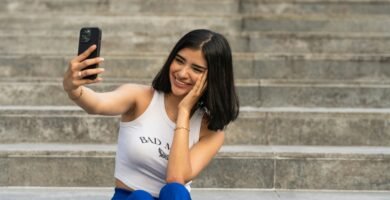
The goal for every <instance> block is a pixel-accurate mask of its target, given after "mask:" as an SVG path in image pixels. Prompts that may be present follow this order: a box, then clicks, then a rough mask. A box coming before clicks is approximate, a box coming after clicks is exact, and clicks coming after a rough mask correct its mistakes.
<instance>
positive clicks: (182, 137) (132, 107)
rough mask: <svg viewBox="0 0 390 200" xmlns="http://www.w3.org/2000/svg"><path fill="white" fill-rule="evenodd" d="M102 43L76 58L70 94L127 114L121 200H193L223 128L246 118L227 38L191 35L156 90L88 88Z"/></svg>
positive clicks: (88, 107)
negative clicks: (196, 184)
mask: <svg viewBox="0 0 390 200" xmlns="http://www.w3.org/2000/svg"><path fill="white" fill-rule="evenodd" d="M95 48H96V46H91V47H90V48H89V49H88V50H87V51H85V52H84V53H83V54H80V55H79V56H77V57H75V58H74V59H72V60H71V61H70V64H69V68H68V71H67V72H66V73H65V76H64V80H63V87H64V90H65V91H66V92H67V93H68V96H69V98H70V99H72V100H73V101H74V102H75V103H76V104H78V105H79V106H80V107H81V108H83V109H84V110H85V111H87V112H88V113H90V114H100V115H121V122H120V128H119V136H118V149H117V154H116V159H115V178H116V182H115V185H116V188H115V193H114V196H113V198H112V199H113V200H122V199H123V200H124V199H128V200H131V199H153V198H154V199H161V200H164V199H165V200H166V199H191V197H190V193H189V191H190V184H191V180H193V179H194V178H195V177H196V176H197V175H198V174H199V173H200V172H201V171H202V170H203V169H204V168H205V167H206V166H207V164H208V163H209V162H210V161H211V159H212V158H213V157H214V156H215V155H216V153H217V152H218V150H219V149H220V147H221V146H222V144H223V141H224V132H223V129H224V128H225V127H226V126H227V125H228V124H229V123H230V122H231V121H233V120H235V119H236V118H237V116H238V111H239V105H238V98H237V95H236V92H235V87H234V79H233V68H232V56H231V50H230V46H229V44H228V42H227V40H226V39H225V38H224V37H223V36H222V35H220V34H218V33H215V32H212V31H209V30H194V31H191V32H189V33H187V34H186V35H184V36H183V37H182V38H181V39H180V40H179V41H178V43H177V44H176V45H175V47H174V48H173V50H172V52H171V53H170V55H169V56H168V59H167V61H166V62H165V64H164V66H163V68H162V69H161V70H160V72H159V73H158V74H157V75H156V77H155V78H154V80H153V83H152V86H145V85H136V84H124V85H122V86H120V87H118V88H117V89H116V90H114V91H112V92H106V93H97V92H94V91H93V90H91V89H89V88H87V87H84V86H83V85H85V84H92V83H97V82H100V81H102V79H101V78H100V77H99V78H97V79H95V80H88V79H83V77H85V76H88V75H92V74H100V73H103V72H104V69H102V68H98V69H88V70H83V69H84V68H85V67H87V66H89V65H93V64H97V63H100V62H102V61H103V58H94V59H86V58H87V57H88V55H89V54H91V52H93V51H94V50H95Z"/></svg>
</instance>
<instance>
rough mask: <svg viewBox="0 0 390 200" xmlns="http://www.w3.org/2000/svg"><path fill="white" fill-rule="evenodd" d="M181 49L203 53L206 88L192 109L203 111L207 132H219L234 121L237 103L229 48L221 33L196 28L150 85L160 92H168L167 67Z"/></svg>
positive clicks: (185, 37)
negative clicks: (206, 121) (206, 69)
mask: <svg viewBox="0 0 390 200" xmlns="http://www.w3.org/2000/svg"><path fill="white" fill-rule="evenodd" d="M183 48H190V49H193V50H201V51H202V53H203V56H204V58H205V60H206V62H207V66H208V73H207V86H206V89H205V92H204V93H203V95H202V96H201V98H200V99H199V102H198V104H197V105H196V108H195V109H198V108H202V109H204V110H205V111H206V112H205V113H206V114H207V120H208V129H209V130H213V131H217V130H222V129H224V128H225V127H226V125H228V124H229V123H230V122H231V121H234V120H235V119H236V118H237V116H238V113H239V101H238V97H237V94H236V89H235V86H234V76H233V60H232V53H231V49H230V46H229V43H228V41H227V40H226V39H225V37H224V36H222V35H221V34H218V33H215V32H212V31H210V30H205V29H199V30H193V31H191V32H189V33H187V34H186V35H184V36H183V37H182V38H181V39H180V40H179V41H178V42H177V43H176V45H175V46H174V47H173V49H172V51H171V53H170V54H169V56H168V58H167V60H166V62H165V64H164V65H163V67H162V69H161V70H160V71H159V72H158V74H157V75H156V77H155V78H154V80H153V82H152V86H153V88H154V89H156V90H158V91H162V92H164V93H170V92H171V83H170V80H169V68H170V66H171V63H172V61H173V60H174V58H175V57H176V55H177V53H178V52H179V51H180V50H181V49H183Z"/></svg>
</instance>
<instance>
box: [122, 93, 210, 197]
mask: <svg viewBox="0 0 390 200" xmlns="http://www.w3.org/2000/svg"><path fill="white" fill-rule="evenodd" d="M202 117H203V111H201V110H199V109H198V110H197V111H196V112H195V113H194V114H193V115H192V117H191V119H190V137H189V138H190V141H189V148H191V147H192V146H193V145H194V144H195V143H196V142H198V141H199V132H200V125H201V121H202ZM175 126H176V125H175V123H174V122H173V121H172V120H170V119H169V117H168V115H167V113H166V111H165V104H164V93H163V92H157V91H155V92H154V94H153V98H152V100H151V102H150V104H149V106H148V107H147V109H146V110H145V112H144V113H143V114H142V115H141V116H139V117H138V118H136V119H135V120H133V121H130V122H120V128H119V136H118V148H117V152H116V158H115V178H117V179H119V180H120V181H122V182H123V183H124V184H126V185H127V186H128V187H130V188H132V189H135V190H138V189H142V190H145V191H147V192H149V193H150V194H151V195H152V196H154V197H158V196H159V193H160V189H161V188H162V187H163V186H164V185H165V184H166V182H165V178H166V170H167V165H168V155H169V152H170V149H171V146H172V140H173V134H174V128H175ZM191 182H192V181H190V182H188V183H187V184H186V185H185V186H186V188H187V189H188V191H190V190H191V187H190V184H191Z"/></svg>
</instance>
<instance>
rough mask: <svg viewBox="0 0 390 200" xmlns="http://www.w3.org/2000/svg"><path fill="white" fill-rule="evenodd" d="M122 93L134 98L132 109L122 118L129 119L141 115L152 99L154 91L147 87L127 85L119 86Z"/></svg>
mask: <svg viewBox="0 0 390 200" xmlns="http://www.w3.org/2000/svg"><path fill="white" fill-rule="evenodd" d="M121 88H122V91H123V92H125V93H128V94H129V95H131V96H132V98H134V103H135V105H134V107H133V109H132V110H129V111H128V112H126V113H124V114H123V117H125V118H127V119H129V117H130V118H135V117H137V116H138V115H139V113H142V112H143V110H145V109H146V107H147V106H148V105H149V102H150V101H151V99H152V98H153V94H154V89H153V87H151V86H148V85H141V84H133V83H128V84H124V85H122V86H121Z"/></svg>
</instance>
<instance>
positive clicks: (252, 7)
mask: <svg viewBox="0 0 390 200" xmlns="http://www.w3.org/2000/svg"><path fill="white" fill-rule="evenodd" d="M0 12H2V13H13V14H15V13H22V14H35V13H55V14H87V15H101V14H106V15H133V14H156V13H159V14H164V13H168V14H170V13H175V14H179V15H189V14H190V15H204V14H210V13H212V14H219V15H231V14H232V13H254V14H256V13H267V14H286V13H293V14H302V15H305V14H317V13H324V14H343V15H348V14H355V15H356V14H362V15H388V14H389V12H390V4H389V2H388V1H385V0H339V1H323V0H310V1H308V0H295V1H290V0H275V1H269V0H214V1H207V0H187V1H181V0H166V1H164V3H163V4H162V3H160V2H154V1H142V0H130V1H125V0H105V1H101V0H88V1H82V2H79V1H77V0H66V1H63V0H24V1H20V0H18V1H15V0H5V1H4V2H3V6H2V7H1V8H0Z"/></svg>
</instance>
